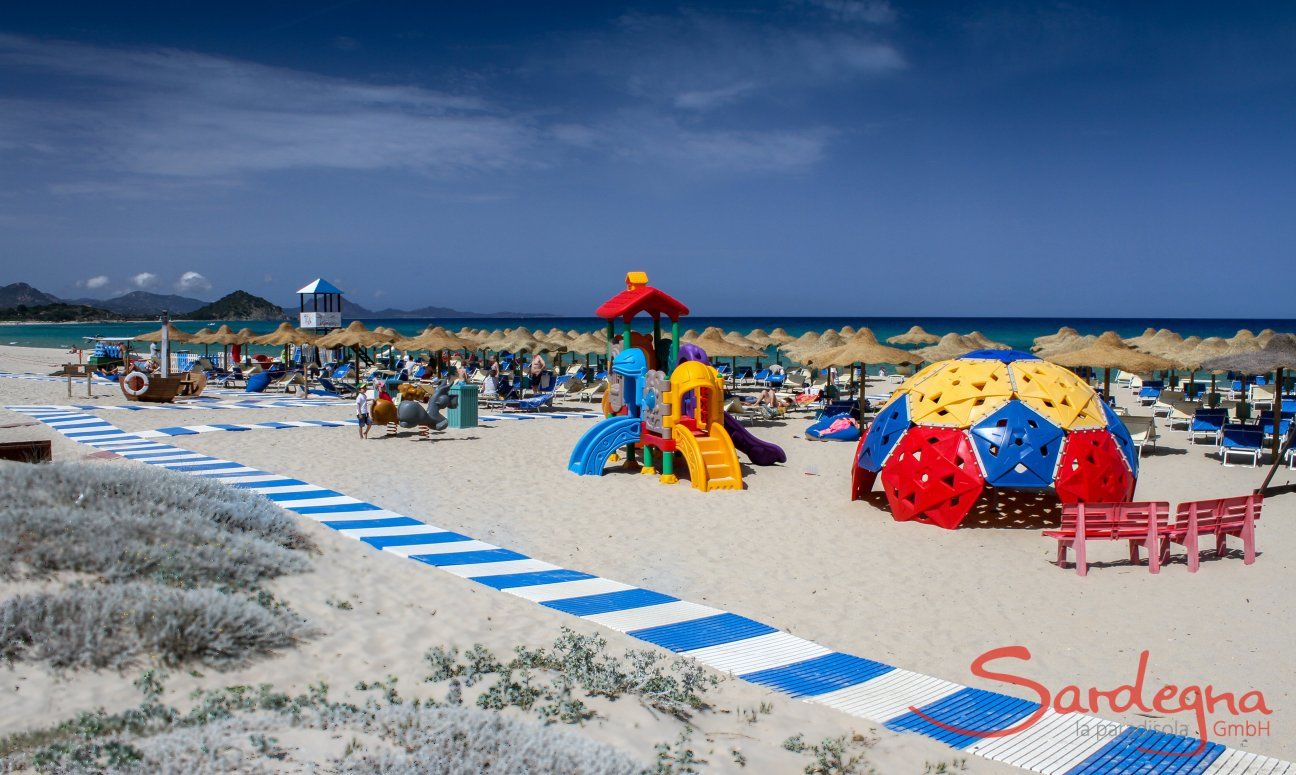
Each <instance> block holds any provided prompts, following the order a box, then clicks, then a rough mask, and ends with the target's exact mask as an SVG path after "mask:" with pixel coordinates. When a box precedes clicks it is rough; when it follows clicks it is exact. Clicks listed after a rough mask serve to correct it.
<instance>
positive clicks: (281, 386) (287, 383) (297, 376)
mask: <svg viewBox="0 0 1296 775" xmlns="http://www.w3.org/2000/svg"><path fill="white" fill-rule="evenodd" d="M304 384H306V378H305V377H304V376H302V373H301V371H299V370H298V369H293V370H292V371H288V372H284V375H283V376H282V377H279V378H278V379H275V380H272V381H271V382H270V384H269V385H266V390H267V391H273V392H277V393H287V392H288V390H289V389H290V388H292V387H293V386H294V385H304Z"/></svg>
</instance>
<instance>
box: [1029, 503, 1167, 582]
mask: <svg viewBox="0 0 1296 775" xmlns="http://www.w3.org/2000/svg"><path fill="white" fill-rule="evenodd" d="M1169 520H1170V504H1169V503H1166V502H1165V501H1143V502H1138V503H1066V504H1063V505H1062V527H1061V528H1060V529H1058V530H1045V531H1044V535H1046V536H1048V537H1049V538H1056V539H1057V542H1058V554H1057V564H1058V566H1059V567H1060V566H1062V565H1064V564H1066V561H1067V550H1068V549H1074V550H1075V568H1076V573H1078V574H1079V575H1081V576H1084V575H1086V574H1087V573H1088V572H1089V565H1088V562H1087V561H1086V559H1085V542H1086V541H1129V550H1130V562H1131V563H1134V564H1138V562H1139V547H1143V549H1144V551H1146V552H1147V555H1148V570H1149V571H1150V572H1152V573H1156V572H1158V571H1160V570H1161V558H1162V554H1163V551H1164V547H1163V546H1162V539H1163V538H1164V535H1165V532H1166V530H1167V529H1169Z"/></svg>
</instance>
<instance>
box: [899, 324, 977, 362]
mask: <svg viewBox="0 0 1296 775" xmlns="http://www.w3.org/2000/svg"><path fill="white" fill-rule="evenodd" d="M983 349H985V348H984V347H982V346H981V343H980V342H979V341H977V340H975V339H972V338H970V337H967V336H964V335H963V334H958V333H954V332H950V333H948V334H946V335H945V336H942V337H941V338H940V341H939V342H937V343H936V344H934V345H932V346H931V347H923V348H921V349H918V350H914V351H913V353H914V355H917V356H918V357H920V358H922V359H923V360H924V361H928V362H931V363H936V362H937V361H947V360H949V359H950V358H957V357H959V356H960V355H966V354H967V353H970V352H972V351H973V350H983Z"/></svg>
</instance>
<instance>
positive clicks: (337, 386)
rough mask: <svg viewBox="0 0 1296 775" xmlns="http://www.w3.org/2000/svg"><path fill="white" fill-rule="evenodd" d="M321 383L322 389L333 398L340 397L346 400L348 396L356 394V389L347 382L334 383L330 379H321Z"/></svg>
mask: <svg viewBox="0 0 1296 775" xmlns="http://www.w3.org/2000/svg"><path fill="white" fill-rule="evenodd" d="M319 383H320V387H322V388H323V389H324V392H326V393H328V394H329V395H331V396H338V397H339V398H345V397H347V396H354V395H355V394H356V389H355V388H354V387H352V386H351V385H348V384H347V383H345V382H334V381H333V380H331V379H329V378H328V377H320V378H319Z"/></svg>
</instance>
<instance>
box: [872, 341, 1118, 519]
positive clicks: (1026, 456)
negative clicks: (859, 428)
mask: <svg viewBox="0 0 1296 775" xmlns="http://www.w3.org/2000/svg"><path fill="white" fill-rule="evenodd" d="M1138 472H1139V452H1138V448H1137V447H1136V446H1135V445H1134V441H1133V439H1132V438H1131V437H1130V434H1129V431H1128V430H1127V429H1126V428H1125V424H1124V423H1123V422H1122V421H1121V419H1120V417H1119V416H1118V415H1117V414H1116V412H1115V411H1114V410H1113V409H1112V408H1111V407H1110V406H1109V405H1108V404H1106V403H1105V402H1104V401H1103V400H1102V399H1101V398H1100V397H1099V396H1098V395H1097V394H1096V393H1095V392H1094V390H1093V388H1091V387H1089V384H1088V383H1086V382H1085V381H1084V380H1083V379H1081V378H1080V377H1078V376H1076V375H1075V374H1073V373H1071V372H1070V371H1068V370H1067V369H1066V368H1064V367H1062V366H1058V365H1055V364H1052V363H1049V362H1047V361H1043V360H1040V359H1039V358H1038V357H1036V356H1034V355H1031V354H1030V353H1024V352H1017V351H1015V350H978V351H975V352H970V353H967V354H966V355H962V356H959V357H958V358H954V359H952V360H946V361H939V362H937V363H933V364H931V365H930V366H927V367H926V368H924V369H923V370H922V371H919V372H918V373H917V374H915V375H914V376H912V377H910V378H909V379H908V380H906V381H905V382H904V384H902V385H901V386H900V388H899V389H898V390H896V392H895V394H894V395H893V396H892V398H891V401H890V402H889V403H888V404H887V405H886V406H884V407H882V409H881V410H880V411H879V412H878V415H877V419H875V420H874V421H873V424H872V426H870V427H869V429H868V432H867V433H866V434H865V435H864V437H863V438H861V439H860V442H859V446H858V447H856V451H855V462H854V465H853V466H852V468H851V473H852V476H851V499H852V500H861V499H863V498H864V497H865V496H867V495H868V493H869V492H870V490H872V488H873V484H874V481H875V480H877V479H879V478H880V479H881V482H882V489H883V491H884V492H885V493H886V498H887V501H888V502H889V503H890V505H891V515H892V517H894V518H895V519H896V520H898V521H907V520H915V521H918V522H927V523H930V524H934V525H939V526H941V527H944V528H948V529H953V528H956V527H958V526H959V524H960V523H961V522H962V521H963V519H964V517H966V516H967V515H968V513H969V512H970V511H971V510H972V508H973V506H974V505H975V503H976V502H977V499H978V498H979V497H980V496H981V495H982V492H983V491H985V490H987V489H1018V490H1045V489H1049V488H1052V489H1053V490H1055V491H1056V493H1057V497H1058V500H1059V501H1061V502H1062V503H1102V502H1115V501H1126V500H1129V499H1130V498H1132V497H1133V495H1134V486H1135V484H1136V483H1137V481H1138Z"/></svg>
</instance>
